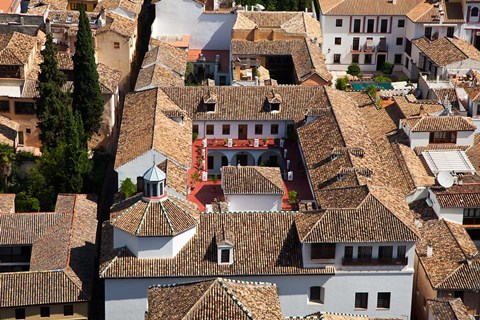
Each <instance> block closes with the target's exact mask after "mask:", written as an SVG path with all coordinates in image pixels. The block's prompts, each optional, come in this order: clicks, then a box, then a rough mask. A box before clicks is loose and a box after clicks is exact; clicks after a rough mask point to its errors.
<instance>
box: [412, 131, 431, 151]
mask: <svg viewBox="0 0 480 320" xmlns="http://www.w3.org/2000/svg"><path fill="white" fill-rule="evenodd" d="M409 137H410V148H412V149H414V148H416V147H425V146H428V144H429V141H430V132H410V136H409Z"/></svg>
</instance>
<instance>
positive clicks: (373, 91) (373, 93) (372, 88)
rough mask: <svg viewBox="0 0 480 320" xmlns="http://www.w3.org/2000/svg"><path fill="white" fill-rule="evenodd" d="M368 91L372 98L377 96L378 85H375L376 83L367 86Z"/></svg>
mask: <svg viewBox="0 0 480 320" xmlns="http://www.w3.org/2000/svg"><path fill="white" fill-rule="evenodd" d="M367 92H368V94H369V95H370V96H371V97H372V98H374V99H375V97H376V96H377V87H375V85H373V84H371V85H369V86H368V87H367Z"/></svg>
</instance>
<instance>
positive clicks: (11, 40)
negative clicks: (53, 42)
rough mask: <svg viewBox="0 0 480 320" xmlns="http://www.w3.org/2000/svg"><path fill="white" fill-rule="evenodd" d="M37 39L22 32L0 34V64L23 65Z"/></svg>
mask: <svg viewBox="0 0 480 320" xmlns="http://www.w3.org/2000/svg"><path fill="white" fill-rule="evenodd" d="M36 42H37V39H36V37H31V36H28V35H26V34H23V33H19V32H13V33H7V34H0V65H21V66H23V65H25V64H27V63H28V60H29V57H30V55H32V52H33V50H34V48H35V45H36Z"/></svg>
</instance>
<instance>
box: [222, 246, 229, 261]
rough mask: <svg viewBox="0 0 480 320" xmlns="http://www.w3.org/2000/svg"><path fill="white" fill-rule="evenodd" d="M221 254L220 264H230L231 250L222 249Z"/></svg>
mask: <svg viewBox="0 0 480 320" xmlns="http://www.w3.org/2000/svg"><path fill="white" fill-rule="evenodd" d="M220 252H221V254H220V263H230V249H222V250H220Z"/></svg>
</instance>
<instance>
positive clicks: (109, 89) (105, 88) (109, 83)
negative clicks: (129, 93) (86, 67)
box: [97, 63, 122, 94]
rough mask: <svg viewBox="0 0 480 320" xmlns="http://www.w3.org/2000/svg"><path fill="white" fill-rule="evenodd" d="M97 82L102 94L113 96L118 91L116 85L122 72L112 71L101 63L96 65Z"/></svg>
mask: <svg viewBox="0 0 480 320" xmlns="http://www.w3.org/2000/svg"><path fill="white" fill-rule="evenodd" d="M97 72H98V82H99V83H100V85H101V86H102V93H103V94H106V93H108V94H115V93H116V92H117V90H118V84H119V82H120V78H121V76H122V72H121V71H118V70H115V69H112V68H110V67H109V66H107V65H104V64H103V63H99V64H97Z"/></svg>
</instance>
